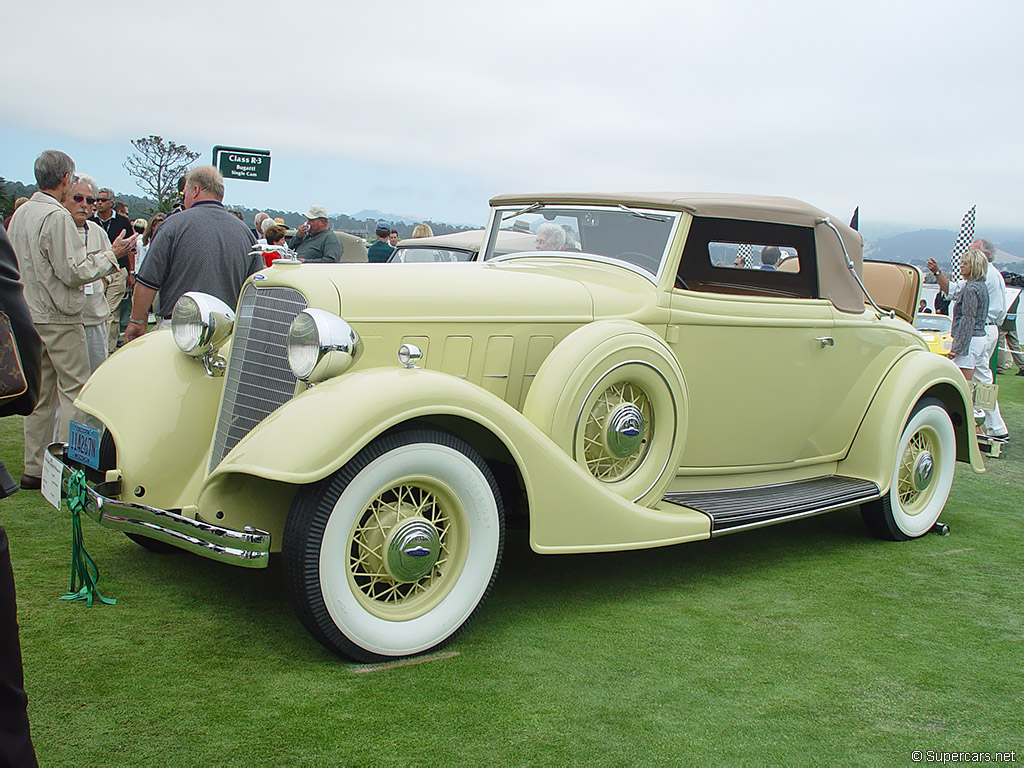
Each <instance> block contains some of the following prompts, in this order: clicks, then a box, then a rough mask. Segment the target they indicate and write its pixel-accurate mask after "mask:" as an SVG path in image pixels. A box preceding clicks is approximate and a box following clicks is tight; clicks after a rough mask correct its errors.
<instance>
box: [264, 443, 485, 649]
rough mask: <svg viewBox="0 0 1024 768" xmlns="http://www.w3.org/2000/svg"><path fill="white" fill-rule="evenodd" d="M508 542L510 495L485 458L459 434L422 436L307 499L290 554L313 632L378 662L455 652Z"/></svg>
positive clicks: (288, 539)
mask: <svg viewBox="0 0 1024 768" xmlns="http://www.w3.org/2000/svg"><path fill="white" fill-rule="evenodd" d="M504 538H505V526H504V516H503V512H502V506H501V495H500V493H499V491H498V485H497V482H496V481H495V479H494V475H493V474H492V472H491V471H490V469H489V468H488V466H487V464H486V463H485V462H484V460H483V459H482V458H481V457H480V455H479V454H478V453H477V452H476V451H475V450H474V449H473V448H472V447H471V446H470V445H469V444H468V443H467V442H466V441H464V440H462V439H461V438H458V437H455V436H454V435H452V434H450V433H448V432H444V431H441V430H437V429H410V430H407V431H403V432H394V433H390V434H385V435H383V436H381V437H378V438H377V439H376V440H374V441H373V442H371V443H370V444H369V445H367V446H366V447H365V448H363V449H362V450H361V451H360V452H359V453H357V454H356V455H355V456H354V457H353V458H352V459H351V461H349V462H348V463H347V464H346V465H344V466H343V467H342V468H341V469H339V470H337V471H336V472H335V473H334V474H332V475H331V476H330V477H328V478H327V479H325V480H322V481H320V482H319V483H316V484H314V485H311V486H307V487H305V488H303V489H301V490H300V491H299V493H297V494H296V497H295V501H294V502H293V504H292V509H291V512H290V513H289V515H288V519H287V521H286V523H285V529H284V541H283V545H282V549H281V553H282V559H283V565H284V572H285V576H286V578H287V581H288V587H289V594H290V597H291V599H292V603H293V605H294V606H295V610H296V613H297V614H298V616H299V619H300V620H301V621H302V623H303V625H304V626H305V627H306V629H308V630H309V631H310V633H311V634H312V635H313V636H314V637H315V638H316V639H317V640H319V641H320V642H321V643H322V644H323V645H324V646H326V647H327V648H329V649H330V650H332V651H334V652H335V653H338V654H340V655H343V656H347V657H349V658H351V659H354V660H356V661H363V662H368V661H380V660H384V659H393V658H399V657H403V656H412V655H415V654H418V653H425V652H427V651H430V650H436V649H437V648H440V647H442V646H443V645H445V644H446V643H448V642H450V641H451V640H452V639H453V638H454V637H455V636H456V635H457V634H458V633H459V632H460V631H461V629H462V628H463V627H464V626H465V625H466V624H467V623H468V622H469V620H470V618H472V616H473V614H474V613H475V612H476V610H477V609H478V608H479V606H480V604H481V603H482V602H483V600H484V598H485V597H486V596H487V593H488V592H489V591H490V589H491V585H492V584H493V583H494V579H495V577H496V575H497V572H498V565H499V563H500V562H501V551H502V548H503V545H504Z"/></svg>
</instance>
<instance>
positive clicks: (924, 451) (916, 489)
mask: <svg viewBox="0 0 1024 768" xmlns="http://www.w3.org/2000/svg"><path fill="white" fill-rule="evenodd" d="M955 464H956V435H955V433H954V431H953V423H952V421H951V420H950V418H949V413H948V412H947V411H946V409H945V407H943V405H942V403H941V402H940V401H938V400H936V399H935V398H924V399H922V400H921V401H920V402H919V403H918V404H917V405H916V406H915V407H914V410H913V411H912V412H911V414H910V418H909V419H908V420H907V424H906V426H905V427H904V428H903V432H902V434H901V435H900V440H899V443H898V444H897V446H896V462H895V467H894V468H893V474H892V480H891V483H890V487H889V490H888V492H887V493H886V494H885V495H884V496H882V498H880V499H878V500H877V501H873V502H871V503H869V504H864V505H862V506H861V514H862V516H863V517H864V522H865V523H866V524H867V526H868V528H869V529H870V530H871V532H872V533H873V534H875V535H876V536H878V537H879V538H883V539H889V540H891V541H907V540H908V539H916V538H918V537H920V536H924V535H925V534H926V533H928V532H929V531H930V530H931V529H932V526H933V525H935V523H936V521H937V520H938V519H939V515H940V514H941V513H942V510H943V508H944V507H945V506H946V500H947V499H948V498H949V491H950V488H951V487H952V485H953V473H954V467H955Z"/></svg>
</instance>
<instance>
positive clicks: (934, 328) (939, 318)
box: [914, 314, 953, 357]
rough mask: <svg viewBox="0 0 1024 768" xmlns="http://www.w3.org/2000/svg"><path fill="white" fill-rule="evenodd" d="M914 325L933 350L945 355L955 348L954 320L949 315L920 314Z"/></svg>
mask: <svg viewBox="0 0 1024 768" xmlns="http://www.w3.org/2000/svg"><path fill="white" fill-rule="evenodd" d="M914 327H915V328H917V330H918V331H920V332H921V336H922V337H923V338H924V341H925V344H927V345H928V349H930V350H931V351H932V352H935V353H936V354H939V355H942V356H943V357H945V356H946V355H948V354H949V350H951V349H952V348H953V333H952V331H953V320H952V319H951V318H950V317H949V316H948V315H931V314H923V315H918V316H917V319H916V320H914Z"/></svg>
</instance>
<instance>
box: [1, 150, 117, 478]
mask: <svg viewBox="0 0 1024 768" xmlns="http://www.w3.org/2000/svg"><path fill="white" fill-rule="evenodd" d="M35 177H36V184H37V185H38V186H39V191H38V192H36V193H35V194H34V195H32V198H31V199H30V200H29V201H28V202H27V203H25V204H24V205H23V206H21V208H19V209H18V210H17V211H15V213H14V216H13V218H12V219H11V229H10V232H9V233H8V234H9V235H10V238H11V242H12V244H13V245H14V252H15V254H17V256H18V267H19V269H20V271H21V278H22V282H23V283H24V284H25V300H26V302H27V303H28V308H29V311H30V312H31V314H32V322H33V323H35V326H36V330H37V331H38V332H39V336H40V338H41V339H42V342H43V354H42V365H41V367H42V384H41V387H40V392H39V402H38V403H37V404H36V408H35V410H34V411H33V412H32V413H31V415H29V416H26V417H25V421H24V430H25V474H24V475H22V477H21V487H22V488H27V489H32V488H39V486H40V483H41V477H42V474H43V451H44V450H45V449H46V446H47V444H48V443H49V442H50V441H51V439H52V438H53V428H54V421H55V410H56V407H57V404H58V403H59V404H60V422H59V424H58V429H57V439H58V440H62V441H66V440H67V439H68V424H69V423H70V421H71V419H76V418H77V419H80V418H81V417H80V416H78V411H77V410H76V409H75V407H74V405H73V403H74V402H75V398H76V397H78V393H79V391H80V390H81V389H82V386H83V385H84V384H85V380H86V379H87V378H89V354H88V352H87V351H86V341H85V327H84V325H83V323H82V311H83V310H84V309H85V302H86V294H85V286H86V285H88V284H89V283H92V282H95V281H96V280H99V279H100V278H102V277H103V276H105V275H108V274H110V273H111V272H113V271H115V270H116V269H117V260H118V259H119V258H121V257H122V256H124V255H125V254H127V253H128V252H129V251H130V250H131V248H132V246H134V245H135V238H136V235H134V234H132V235H131V236H130V237H127V238H126V237H123V236H121V237H118V238H117V239H116V240H115V241H114V243H113V245H112V246H111V248H110V250H102V251H97V252H95V253H89V252H87V250H86V247H85V241H84V240H83V239H82V235H81V234H80V231H79V229H78V226H77V225H76V224H75V220H74V218H72V215H71V212H70V211H69V210H68V209H67V208H65V207H64V205H62V203H63V202H64V201H65V200H66V199H68V198H70V199H71V201H72V207H74V202H73V201H74V195H75V194H80V195H81V196H82V198H83V199H82V201H81V202H80V203H79V204H78V205H85V206H88V197H89V194H88V193H83V192H81V191H78V192H76V191H73V189H72V188H73V187H74V185H75V182H76V180H77V179H76V176H75V163H74V161H73V160H72V159H71V158H70V157H68V156H67V155H66V154H64V153H63V152H58V151H57V150H52V149H49V150H46V151H45V152H43V153H42V154H41V155H40V156H39V157H38V158H36V162H35Z"/></svg>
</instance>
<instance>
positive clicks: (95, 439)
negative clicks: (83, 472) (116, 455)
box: [68, 421, 100, 469]
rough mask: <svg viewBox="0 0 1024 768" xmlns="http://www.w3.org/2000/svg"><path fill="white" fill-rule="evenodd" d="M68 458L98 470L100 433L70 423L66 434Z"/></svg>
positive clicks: (84, 426)
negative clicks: (69, 428)
mask: <svg viewBox="0 0 1024 768" xmlns="http://www.w3.org/2000/svg"><path fill="white" fill-rule="evenodd" d="M68 458H69V459H72V460H73V461H77V462H78V463H79V464H84V465H85V466H87V467H92V468H93V469H99V468H100V431H99V430H98V429H94V428H93V427H89V426H86V425H85V424H79V423H78V422H77V421H72V422H71V431H70V433H69V434H68Z"/></svg>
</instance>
